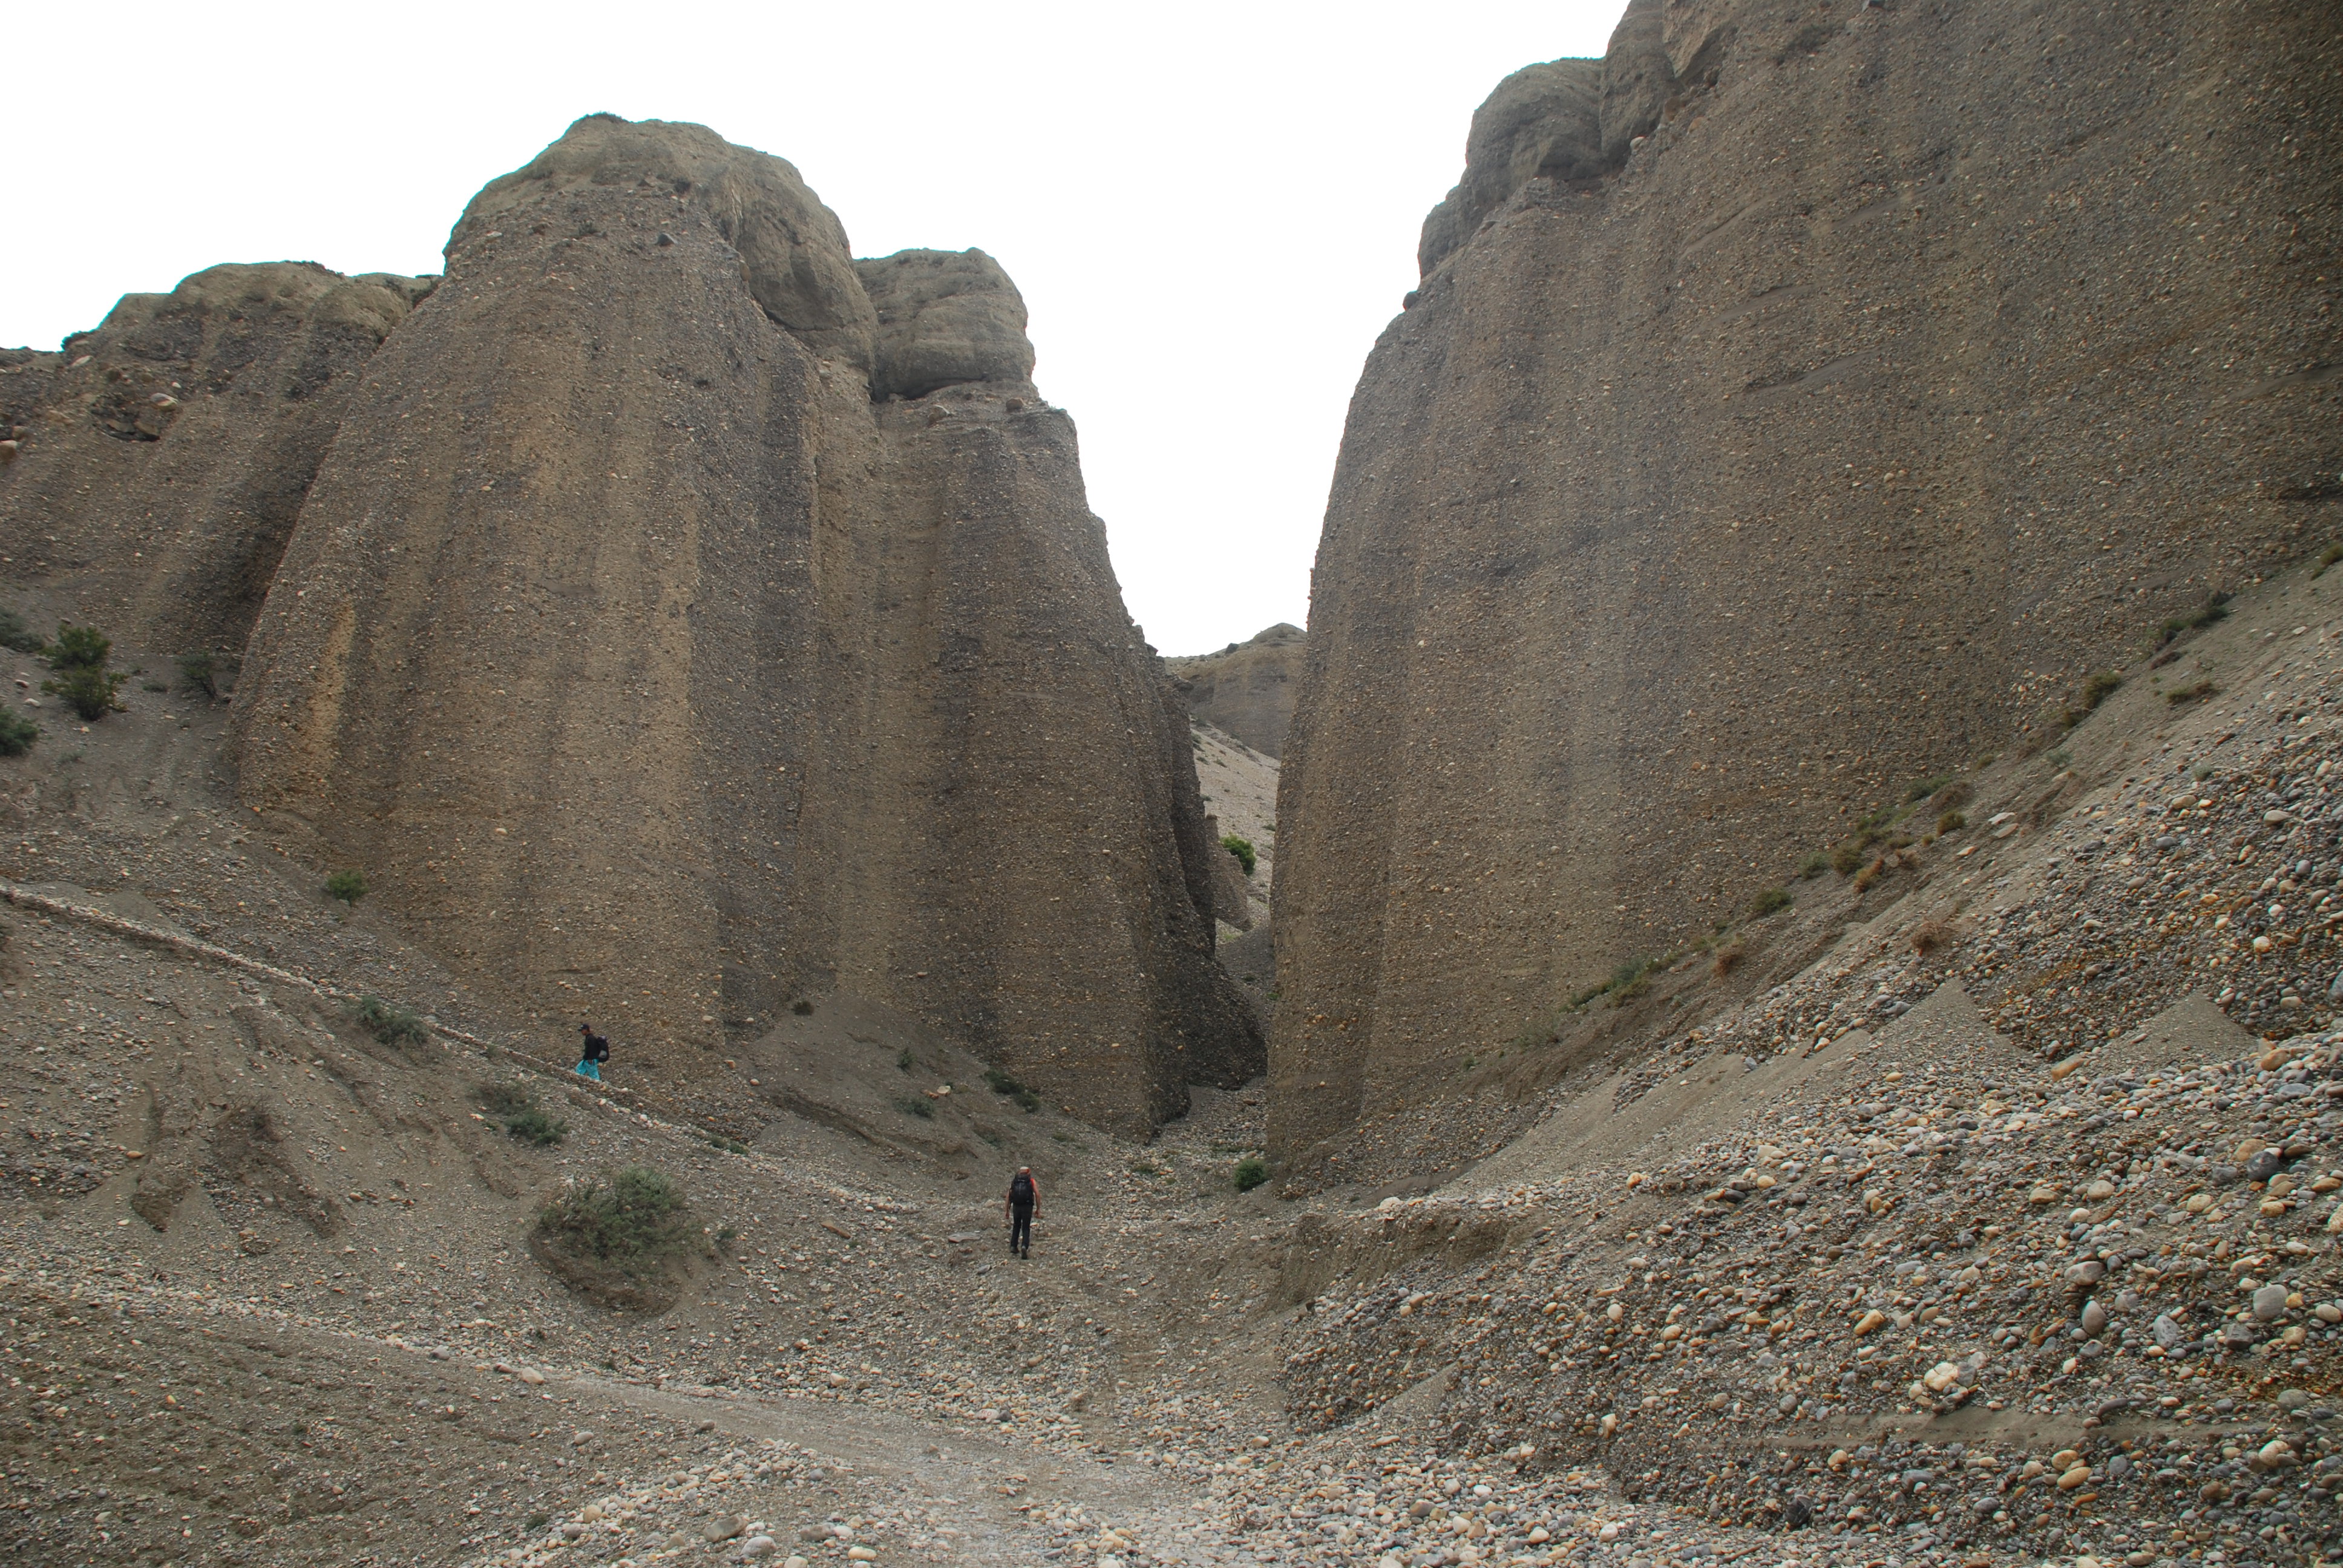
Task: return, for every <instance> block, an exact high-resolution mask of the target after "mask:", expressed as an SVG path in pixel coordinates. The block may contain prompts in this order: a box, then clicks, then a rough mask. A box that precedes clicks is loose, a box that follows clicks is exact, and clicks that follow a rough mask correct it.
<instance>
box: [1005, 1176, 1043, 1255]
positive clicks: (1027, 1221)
mask: <svg viewBox="0 0 2343 1568" xmlns="http://www.w3.org/2000/svg"><path fill="white" fill-rule="evenodd" d="M1040 1202H1041V1188H1039V1187H1037V1186H1035V1185H1034V1184H1033V1169H1032V1167H1031V1166H1030V1165H1020V1166H1019V1167H1017V1174H1016V1175H1015V1176H1014V1177H1012V1178H1011V1180H1010V1182H1009V1203H1008V1211H1009V1250H1010V1251H1011V1252H1014V1253H1015V1254H1017V1255H1018V1256H1019V1257H1021V1258H1030V1257H1031V1256H1032V1255H1033V1210H1034V1208H1035V1207H1036V1206H1037V1205H1039V1204H1040Z"/></svg>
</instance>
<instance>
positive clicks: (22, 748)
mask: <svg viewBox="0 0 2343 1568" xmlns="http://www.w3.org/2000/svg"><path fill="white" fill-rule="evenodd" d="M40 738H41V727H40V726H39V725H37V724H35V723H34V722H33V721H32V720H31V719H27V718H25V716H24V715H23V714H21V713H15V712H11V711H8V710H5V709H0V757H22V756H23V755H24V754H25V752H27V751H30V750H31V749H33V742H34V741H35V740H38V739H40Z"/></svg>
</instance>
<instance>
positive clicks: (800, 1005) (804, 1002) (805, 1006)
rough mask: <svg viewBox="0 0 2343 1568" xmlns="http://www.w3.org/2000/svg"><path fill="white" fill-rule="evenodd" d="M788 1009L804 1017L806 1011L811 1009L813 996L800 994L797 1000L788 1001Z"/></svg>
mask: <svg viewBox="0 0 2343 1568" xmlns="http://www.w3.org/2000/svg"><path fill="white" fill-rule="evenodd" d="M789 1010H790V1011H791V1012H793V1013H795V1014H797V1015H798V1016H799V1018H803V1017H805V1016H806V1015H807V1014H808V1013H809V1012H811V1011H813V998H811V997H809V996H801V997H799V998H798V1000H795V1001H793V1002H791V1003H789Z"/></svg>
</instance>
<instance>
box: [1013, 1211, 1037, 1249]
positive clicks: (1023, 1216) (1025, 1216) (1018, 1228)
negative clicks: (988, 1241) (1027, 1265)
mask: <svg viewBox="0 0 2343 1568" xmlns="http://www.w3.org/2000/svg"><path fill="white" fill-rule="evenodd" d="M1009 1250H1010V1251H1012V1252H1018V1251H1025V1252H1030V1251H1032V1250H1033V1205H1031V1203H1026V1204H1022V1205H1020V1204H1016V1203H1011V1205H1010V1206H1009Z"/></svg>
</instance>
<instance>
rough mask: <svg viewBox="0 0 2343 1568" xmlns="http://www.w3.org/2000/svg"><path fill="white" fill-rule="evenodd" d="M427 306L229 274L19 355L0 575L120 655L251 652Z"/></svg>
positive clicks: (280, 272)
mask: <svg viewBox="0 0 2343 1568" xmlns="http://www.w3.org/2000/svg"><path fill="white" fill-rule="evenodd" d="M429 291H430V280H429V279H417V278H408V277H397V276H390V275H387V274H379V273H377V274H369V275H367V276H360V277H344V276H341V275H340V274H338V273H335V272H330V271H328V270H327V269H326V268H324V267H322V266H316V265H314V264H312V263H308V262H272V263H267V264H265V265H260V266H215V267H211V268H208V269H206V270H205V271H203V272H199V273H196V275H195V276H192V277H189V278H188V279H186V281H185V282H183V283H181V284H180V285H179V286H178V287H176V288H175V289H173V290H172V291H171V292H170V293H168V294H133V295H128V296H126V297H124V298H123V300H122V302H121V303H120V304H119V305H116V307H114V309H113V311H112V312H111V313H110V314H108V315H107V317H106V321H105V323H104V325H102V326H100V327H98V328H97V329H96V331H94V332H87V333H82V334H79V335H77V336H75V337H73V338H71V339H69V340H68V341H67V343H66V345H65V352H64V353H63V354H61V355H35V354H28V353H26V352H25V351H22V350H18V351H14V352H12V353H11V354H10V355H9V356H7V357H6V360H5V362H0V417H5V422H6V423H8V424H9V426H10V427H11V428H12V429H13V430H15V432H16V434H15V436H14V437H12V438H13V439H14V440H15V442H16V447H15V455H14V459H13V460H12V461H8V462H6V463H5V464H0V556H5V557H7V558H8V564H7V566H6V567H5V568H0V569H5V570H6V571H7V572H8V574H9V575H10V576H11V577H12V578H14V579H15V581H16V583H17V584H19V585H20V587H21V588H25V589H29V590H30V591H31V592H32V593H33V594H35V595H37V596H38V597H39V598H41V599H42V600H43V601H44V602H45V603H46V604H48V605H50V606H51V607H53V608H55V610H56V611H57V613H59V614H60V615H70V616H72V617H74V618H76V619H81V620H86V621H90V622H94V623H96V624H97V625H100V626H102V627H104V628H106V629H107V630H108V631H109V632H111V633H112V634H113V635H114V637H115V638H116V640H117V641H118V642H119V643H121V644H122V645H123V647H124V648H125V650H126V651H133V650H136V651H141V652H146V653H149V654H155V655H164V656H167V655H170V654H175V653H188V652H217V651H234V650H235V649H237V648H242V647H243V645H244V640H245V638H246V634H247V633H249V632H250V630H251V628H252V623H253V620H254V618H256V616H257V615H258V614H259V612H260V603H261V599H262V598H263V597H264V596H265V595H266V592H267V589H268V583H269V579H270V578H271V576H272V574H273V573H274V572H275V570H276V568H277V558H278V556H279V555H280V554H282V552H283V550H284V548H285V541H286V539H287V537H289V536H290V534H291V532H292V529H293V524H294V520H295V518H296V517H297V515H298V513H299V510H300V508H301V503H302V501H303V499H304V498H305V497H306V496H307V493H308V487H309V483H310V480H311V478H312V477H314V476H315V474H316V472H317V464H318V462H319V461H320V460H321V459H322V458H323V457H324V455H325V452H326V448H327V447H328V446H330V445H331V444H332V442H333V439H334V436H335V434H336V432H337V430H338V428H339V427H340V420H341V416H342V413H343V410H344V408H345V407H347V403H348V400H349V397H350V393H351V389H352V388H353V387H355V386H356V384H357V374H358V372H359V371H360V370H361V369H362V368H363V367H365V365H366V363H367V360H368V359H369V358H371V357H373V355H374V352H375V350H376V349H377V347H380V345H381V343H382V341H383V339H384V338H385V337H388V336H389V334H390V332H391V330H392V329H393V328H394V327H397V325H398V324H399V322H400V321H402V320H403V319H405V317H406V316H407V312H408V311H409V310H410V309H411V308H412V307H414V306H415V305H416V304H417V302H418V301H419V300H421V299H422V298H424V297H426V296H427V294H428V293H429ZM6 433H7V432H0V435H5V434H6ZM43 629H46V628H43Z"/></svg>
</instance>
